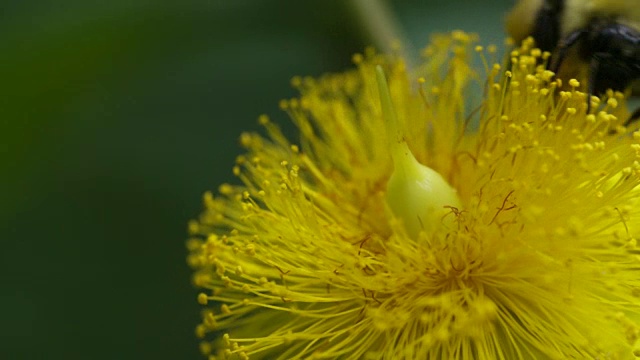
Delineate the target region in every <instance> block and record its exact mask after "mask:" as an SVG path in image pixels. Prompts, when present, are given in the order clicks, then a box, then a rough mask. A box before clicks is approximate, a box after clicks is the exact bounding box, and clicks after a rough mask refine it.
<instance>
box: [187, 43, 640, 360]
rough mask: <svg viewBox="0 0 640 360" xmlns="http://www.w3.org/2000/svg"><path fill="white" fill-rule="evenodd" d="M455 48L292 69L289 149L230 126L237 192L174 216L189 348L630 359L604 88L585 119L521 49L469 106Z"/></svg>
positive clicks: (463, 53)
mask: <svg viewBox="0 0 640 360" xmlns="http://www.w3.org/2000/svg"><path fill="white" fill-rule="evenodd" d="M474 50H475V52H477V53H478V54H479V55H478V56H479V58H480V59H483V60H484V59H485V57H484V55H483V54H484V52H485V51H484V50H483V49H482V48H480V47H478V46H476V45H475V40H474V39H473V37H471V36H469V35H467V34H463V33H454V34H453V35H451V36H440V37H436V38H435V39H434V42H433V44H432V45H431V46H430V47H429V48H428V49H427V50H426V51H425V54H424V56H425V59H426V60H425V63H424V64H423V66H422V67H421V68H420V69H419V70H418V71H419V72H420V73H419V74H418V75H413V74H410V72H409V71H408V70H407V69H406V68H405V65H404V63H403V60H402V59H401V58H398V57H394V56H383V55H379V54H375V53H374V52H372V51H367V52H366V53H365V54H364V55H356V56H355V57H354V62H355V64H356V65H357V69H356V70H354V71H349V72H346V73H343V74H337V75H327V76H325V77H323V78H321V79H310V78H295V79H294V80H293V84H294V86H295V87H297V88H298V89H299V90H300V93H301V95H300V97H299V98H298V99H293V100H288V101H283V102H282V104H281V107H282V108H283V109H284V110H285V111H286V112H287V113H288V114H289V115H290V117H291V118H292V119H293V122H294V123H295V125H296V126H297V127H298V129H299V131H300V134H301V137H300V140H299V143H297V144H293V143H291V142H289V140H287V139H286V138H285V136H283V134H282V133H281V132H280V131H279V129H278V127H277V126H276V125H274V124H273V123H271V122H270V121H269V119H268V118H267V117H266V116H263V117H261V118H260V122H261V124H263V125H264V126H265V127H266V130H267V132H268V136H267V137H262V136H260V135H256V134H243V135H242V136H241V143H242V144H243V145H244V146H245V147H246V149H247V154H246V155H243V156H241V157H239V158H238V161H237V166H236V167H235V168H234V173H235V174H236V175H238V176H239V178H240V180H241V181H242V185H237V186H234V185H222V186H221V187H220V189H219V193H220V195H218V196H213V195H212V194H211V193H206V194H205V197H204V202H205V206H206V210H205V211H204V213H203V214H202V215H201V217H200V218H199V220H198V221H194V222H192V223H191V224H190V232H191V233H192V235H193V238H192V239H191V240H190V241H189V242H188V248H189V250H190V256H189V263H190V264H191V266H193V267H194V269H195V275H194V282H195V284H196V286H198V287H200V288H202V289H203V292H202V293H201V294H200V295H199V297H198V300H199V301H200V303H202V304H203V305H207V307H206V308H205V310H204V311H203V320H202V323H201V324H200V325H199V326H198V327H197V329H196V332H197V335H198V336H199V337H201V338H203V342H202V346H201V348H202V351H203V352H204V353H205V354H209V355H210V357H211V358H212V359H247V358H250V359H287V360H291V359H509V360H512V359H545V358H546V359H587V358H589V359H632V358H634V354H636V355H640V351H638V347H637V345H638V344H637V340H638V338H639V335H640V332H639V331H640V330H639V327H638V323H639V321H640V316H639V315H640V251H639V250H638V248H637V244H636V237H637V235H638V233H639V232H640V204H638V200H637V199H638V197H639V196H640V190H639V189H640V188H639V187H638V185H640V163H639V162H638V159H639V158H640V132H633V131H631V130H629V129H626V128H625V127H623V126H621V124H622V123H623V119H624V116H626V115H625V110H623V108H624V107H623V106H617V103H618V101H620V100H622V96H621V94H610V95H609V96H608V97H607V101H606V102H603V103H602V104H598V102H599V100H598V99H596V98H592V99H589V101H591V102H592V105H593V106H591V108H592V109H597V108H599V110H598V112H597V113H594V114H589V115H587V114H586V105H587V103H586V102H587V99H586V95H585V94H584V93H583V92H581V91H580V84H579V83H578V81H575V80H572V81H570V82H568V85H569V86H568V87H567V88H566V91H561V90H560V89H561V84H560V81H559V80H554V78H553V74H552V73H550V72H548V71H546V70H545V69H544V66H543V65H540V64H541V63H544V62H545V59H546V58H547V57H548V54H542V53H540V51H539V50H536V49H532V43H531V41H527V42H525V43H524V44H523V45H522V47H521V48H519V49H518V50H516V51H514V52H512V53H511V69H510V70H509V71H504V70H500V66H498V65H494V66H493V67H492V68H489V67H488V66H487V65H485V67H486V71H485V72H486V73H487V80H486V82H483V85H484V87H485V89H484V92H483V95H482V101H481V104H480V106H479V107H477V108H474V104H473V101H472V100H469V99H473V98H474V96H473V91H474V90H473V87H470V86H469V85H470V84H472V82H473V79H477V78H478V76H476V75H475V73H474V72H473V70H472V66H471V65H470V60H469V58H471V57H472V56H474ZM489 53H492V51H491V50H490V51H489ZM485 64H486V62H485ZM385 75H386V77H387V78H388V83H387V80H386V79H385ZM477 92H481V91H477ZM475 98H479V97H478V96H475ZM468 114H470V115H468ZM616 115H617V116H616Z"/></svg>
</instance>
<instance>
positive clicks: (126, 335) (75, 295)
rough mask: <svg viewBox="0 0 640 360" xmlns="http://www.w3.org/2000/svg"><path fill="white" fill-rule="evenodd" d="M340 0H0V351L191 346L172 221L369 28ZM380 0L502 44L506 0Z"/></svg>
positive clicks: (131, 354) (67, 354)
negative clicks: (242, 137) (300, 78)
mask: <svg viewBox="0 0 640 360" xmlns="http://www.w3.org/2000/svg"><path fill="white" fill-rule="evenodd" d="M352 3H353V1H351V0H309V1H299V0H280V1H276V0H251V1H249V0H225V1H222V0H218V1H216V0H181V1H176V0H171V1H169V0H154V1H145V0H138V1H130V0H110V1H84V0H82V1H80V0H67V1H45V0H30V1H18V0H8V1H7V0H5V1H3V2H2V4H0V240H1V241H2V242H1V247H0V359H45V358H46V359H200V358H201V357H200V355H199V353H198V347H197V343H198V342H197V340H196V339H195V336H194V331H193V329H194V326H195V325H196V324H197V322H198V320H199V311H200V306H199V305H198V304H197V302H196V300H195V298H196V294H197V290H195V289H193V288H192V286H191V284H190V270H189V269H188V267H187V265H186V262H185V257H186V250H185V246H184V241H185V239H186V230H185V229H186V223H187V221H188V220H189V219H190V218H193V217H195V216H197V215H198V213H199V211H200V209H201V194H202V193H203V192H204V191H205V190H209V189H211V190H215V189H217V186H218V184H220V183H222V182H235V181H236V180H235V179H234V178H233V176H232V175H231V167H232V165H233V163H234V158H235V156H236V155H238V154H239V152H240V151H241V150H240V148H239V147H238V145H237V138H238V135H239V134H240V132H241V131H244V130H258V129H259V128H258V126H257V124H256V118H257V116H258V115H259V114H262V113H266V114H269V115H271V116H272V118H273V119H274V121H277V122H280V123H283V124H286V123H287V118H286V116H285V115H284V114H282V113H280V111H279V110H278V108H277V104H278V100H279V99H281V98H286V97H291V96H294V95H295V92H294V91H292V90H291V89H290V87H289V79H290V78H291V77H292V76H294V75H320V74H322V73H323V72H328V71H340V70H344V69H346V68H348V67H349V66H350V59H351V54H352V53H354V52H357V51H361V50H362V49H363V47H364V46H365V45H366V44H368V43H370V42H371V41H372V38H371V37H370V36H369V35H368V34H369V33H370V32H369V31H367V30H366V29H363V28H362V26H361V25H362V21H360V20H358V15H357V14H356V13H354V10H353V7H352ZM470 3H472V2H470V1H467V0H449V1H440V0H422V1H418V0H398V1H391V2H386V3H384V4H386V5H387V6H390V8H391V9H392V10H393V11H394V12H395V14H396V16H397V18H398V20H399V22H400V24H401V25H402V26H403V29H404V30H405V32H406V34H407V36H408V38H409V39H410V40H411V42H412V43H413V44H415V45H419V46H423V45H425V44H426V42H427V40H428V36H429V34H430V33H432V32H434V31H439V32H445V31H451V30H454V29H463V30H467V31H474V32H478V33H479V34H480V35H481V36H482V39H483V40H482V41H483V42H484V43H496V44H502V42H503V36H504V35H503V33H502V18H503V16H504V13H505V12H506V11H507V9H508V8H509V7H510V6H511V1H510V0H492V1H489V0H485V1H478V2H473V4H470Z"/></svg>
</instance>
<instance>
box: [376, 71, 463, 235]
mask: <svg viewBox="0 0 640 360" xmlns="http://www.w3.org/2000/svg"><path fill="white" fill-rule="evenodd" d="M376 80H377V83H378V90H379V93H380V103H381V106H382V116H383V117H384V122H385V124H386V127H387V129H386V130H387V133H388V134H389V136H388V138H389V143H388V147H389V151H390V152H391V157H392V159H393V166H394V169H393V172H392V173H391V177H390V178H389V181H388V182H387V192H386V201H387V205H388V207H389V210H391V213H392V216H393V217H395V218H396V219H398V220H400V221H402V223H403V224H404V227H405V229H406V231H407V233H408V234H409V235H410V236H412V237H417V236H418V234H419V233H420V232H421V231H424V232H427V233H431V232H433V231H435V230H436V229H438V228H439V227H440V226H441V225H442V224H443V223H444V222H445V221H447V218H450V217H447V216H446V215H447V214H449V213H451V211H452V209H454V208H456V209H458V208H459V207H460V199H459V198H458V194H457V191H456V190H455V189H454V188H453V187H451V185H449V184H448V183H447V181H446V180H445V179H444V178H443V177H442V175H440V174H439V173H438V172H436V171H435V170H433V169H431V168H429V167H427V166H424V165H422V164H420V163H419V162H418V160H416V158H415V156H414V155H413V153H412V152H411V150H410V149H409V146H408V145H407V142H406V141H405V139H404V137H403V136H402V134H400V132H399V131H398V128H399V127H398V123H397V118H396V113H395V109H394V108H393V104H392V102H391V94H390V92H389V86H388V85H387V80H386V77H385V75H384V71H383V70H382V68H381V67H380V66H378V67H376Z"/></svg>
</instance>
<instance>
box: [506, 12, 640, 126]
mask: <svg viewBox="0 0 640 360" xmlns="http://www.w3.org/2000/svg"><path fill="white" fill-rule="evenodd" d="M506 27H507V31H508V32H509V34H510V35H511V37H513V39H514V40H516V41H518V42H520V41H522V40H524V39H525V38H526V37H527V36H532V37H533V38H534V40H535V41H536V46H537V47H539V48H540V49H541V50H543V51H549V52H551V54H552V55H551V65H550V68H549V69H550V70H551V71H553V72H555V73H556V74H557V73H558V71H560V70H562V68H561V67H562V65H563V64H565V67H566V68H569V66H568V65H569V63H571V65H576V64H575V63H577V64H579V65H578V66H576V68H578V69H582V70H583V71H585V72H586V77H587V93H588V95H589V96H591V95H602V94H604V93H605V92H606V90H608V89H612V90H614V91H625V90H627V89H628V88H629V87H630V86H631V85H632V83H633V82H634V81H635V80H638V79H640V1H638V0H519V1H518V3H517V4H516V5H515V6H514V8H513V9H512V10H511V12H510V13H509V14H508V15H507V19H506ZM565 73H566V72H565ZM569 73H571V72H570V71H569ZM588 110H589V109H587V111H588ZM636 119H640V109H637V110H636V111H634V112H633V114H632V115H631V118H630V119H629V120H628V121H627V123H629V122H630V121H632V120H636Z"/></svg>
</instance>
